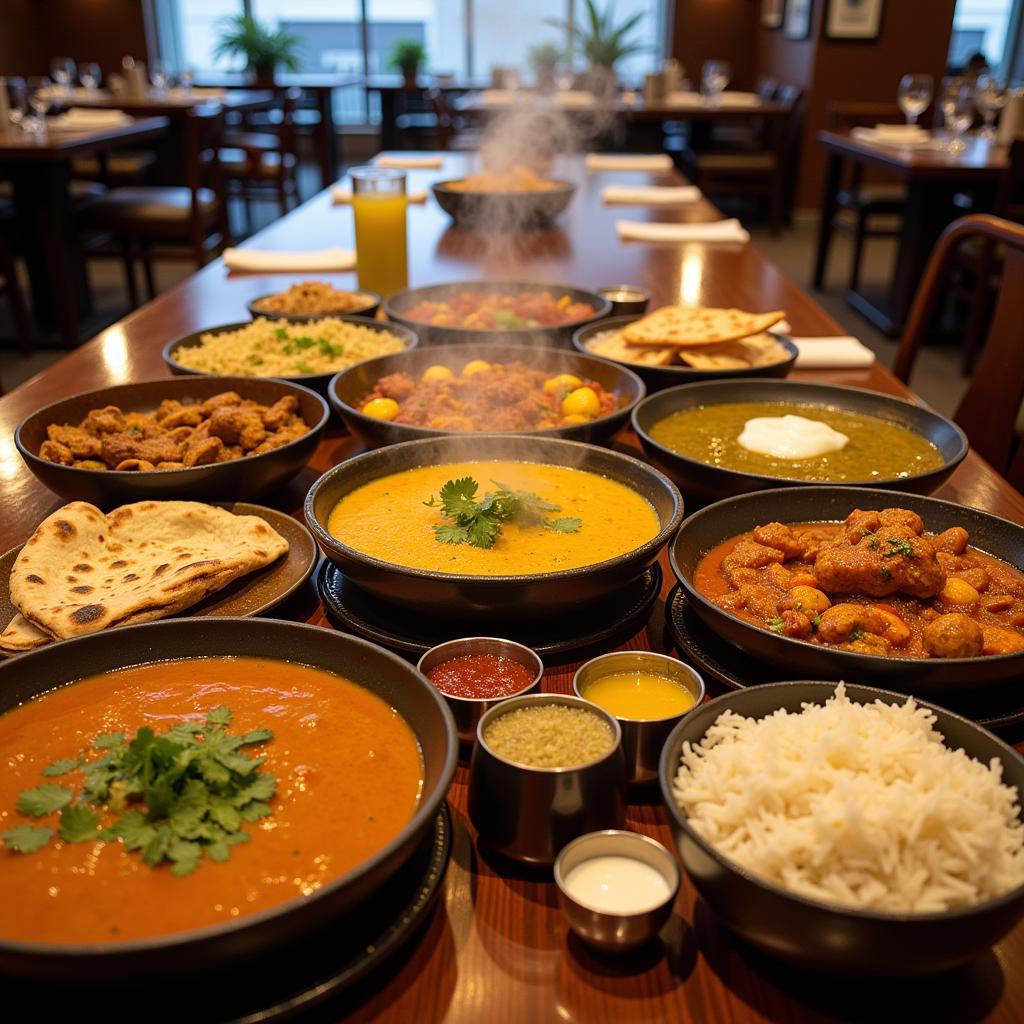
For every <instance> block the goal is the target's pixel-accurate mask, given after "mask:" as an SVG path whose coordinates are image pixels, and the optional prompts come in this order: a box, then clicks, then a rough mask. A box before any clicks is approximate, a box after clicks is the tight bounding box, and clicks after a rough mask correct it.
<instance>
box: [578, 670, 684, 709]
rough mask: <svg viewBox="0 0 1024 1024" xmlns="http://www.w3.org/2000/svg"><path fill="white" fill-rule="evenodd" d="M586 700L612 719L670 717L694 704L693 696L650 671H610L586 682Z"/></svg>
mask: <svg viewBox="0 0 1024 1024" xmlns="http://www.w3.org/2000/svg"><path fill="white" fill-rule="evenodd" d="M583 697H584V698H585V699H586V700H589V701H590V702H591V703H593V704H596V705H597V706H598V707H601V708H604V709H605V711H607V712H609V713H610V714H613V715H615V717H616V718H631V719H652V718H670V717H672V716H673V715H682V714H685V713H686V712H687V711H689V710H690V708H692V707H693V705H694V704H695V703H696V699H695V697H694V695H693V694H692V693H691V692H690V691H689V690H688V689H687V688H686V687H685V686H684V685H683V684H682V683H679V682H676V680H675V679H670V678H669V677H668V676H659V675H656V674H655V673H653V672H642V671H637V672H612V673H611V674H609V675H606V676H601V677H600V678H598V679H595V680H594V681H593V682H592V683H589V684H588V685H587V687H586V692H585V693H584V694H583Z"/></svg>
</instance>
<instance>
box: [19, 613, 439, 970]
mask: <svg viewBox="0 0 1024 1024" xmlns="http://www.w3.org/2000/svg"><path fill="white" fill-rule="evenodd" d="M217 621H218V622H223V623H228V624H234V625H236V626H241V628H243V629H259V628H261V627H265V626H266V625H267V623H266V621H265V620H260V619H259V618H244V617H239V616H225V617H224V618H222V619H218V620H217ZM189 622H197V623H200V624H201V623H202V619H164V620H161V621H158V622H143V623H140V624H139V625H136V626H123V627H122V628H121V631H120V636H121V637H123V638H125V639H127V640H128V641H129V643H130V642H131V634H132V633H134V632H135V631H136V630H141V629H153V628H160V627H161V626H166V625H171V624H173V625H176V626H179V627H181V626H182V625H183V624H184V623H189ZM274 625H275V627H287V628H289V629H295V630H300V631H302V632H304V633H307V635H309V636H312V635H313V633H314V631H315V632H317V633H320V632H324V633H329V634H332V635H334V636H336V637H339V638H341V639H342V640H343V641H344V642H349V643H354V644H355V645H356V646H357V647H362V648H369V649H371V650H373V651H375V652H376V653H377V654H381V655H384V656H385V657H387V658H388V659H389V660H391V661H394V662H396V663H398V664H400V665H402V666H403V667H404V668H407V669H410V670H411V671H413V672H415V673H416V674H418V675H419V676H420V677H421V678H422V680H423V683H424V685H425V687H426V689H427V690H428V691H429V692H430V699H431V700H433V702H434V704H435V706H437V707H438V709H439V710H440V713H441V719H442V721H443V722H444V725H445V736H446V738H447V740H448V749H447V753H446V756H445V759H444V764H443V765H442V766H441V774H440V779H439V782H438V786H437V789H436V790H435V792H434V793H433V794H431V799H429V800H424V799H421V801H420V805H419V806H418V807H417V808H416V810H415V812H414V813H413V816H412V818H411V819H410V820H409V821H408V822H406V824H405V827H404V828H403V829H402V830H401V832H399V833H398V835H397V836H395V837H394V838H393V839H391V840H390V841H389V842H388V843H386V844H385V845H384V846H382V847H381V848H380V849H379V850H377V852H376V853H374V854H372V855H371V856H370V857H367V858H366V859H365V860H364V861H363V862H362V863H361V864H357V865H356V866H355V867H354V868H352V869H351V870H349V871H346V872H345V873H344V874H343V875H338V876H337V877H336V878H334V879H333V880H332V881H330V882H329V883H327V884H326V885H324V886H323V887H322V888H321V889H319V890H318V893H326V892H328V891H331V890H334V889H336V888H338V887H339V886H340V885H341V884H342V883H343V882H344V883H345V884H346V885H348V884H350V883H352V882H354V881H356V880H357V879H358V878H361V877H362V876H363V875H365V874H366V873H367V872H369V871H370V870H371V869H372V868H373V867H375V866H376V864H377V862H378V861H380V860H383V859H384V856H385V855H386V854H387V855H390V854H391V853H392V852H393V851H394V850H395V849H396V848H397V847H398V846H400V845H401V842H403V841H404V839H405V836H406V834H407V832H408V831H409V830H410V829H415V828H419V827H421V826H422V825H423V824H424V823H425V822H428V821H433V819H434V817H435V816H436V815H437V812H438V809H439V808H440V806H441V803H442V801H444V800H445V799H446V797H447V794H448V790H449V788H450V787H451V783H452V779H453V778H454V776H455V769H456V767H457V765H458V758H459V740H458V736H457V735H456V730H455V719H454V717H453V716H452V712H451V709H450V708H449V707H448V705H447V704H446V703H445V702H444V700H443V699H442V696H441V694H440V693H439V692H438V690H437V688H436V687H435V686H433V684H432V683H431V682H430V680H429V679H427V677H426V676H424V675H423V673H422V672H419V670H418V669H417V668H416V666H415V665H413V664H412V663H411V662H408V661H406V660H405V659H404V658H401V657H399V656H398V655H397V654H393V653H392V652H391V651H389V650H387V649H385V648H383V647H381V646H379V645H378V644H374V643H371V642H370V641H369V640H363V639H362V638H360V637H357V636H352V635H351V634H350V633H339V632H338V631H337V630H333V629H328V628H327V627H326V626H314V625H312V624H310V623H305V622H289V621H288V620H286V619H276V620H274ZM186 628H187V627H186ZM91 636H92V634H87V635H86V636H83V637H75V638H74V639H72V640H68V641H65V643H66V644H68V645H69V646H68V647H67V652H68V653H69V654H70V655H71V657H70V658H69V659H68V660H69V662H71V661H73V660H74V653H75V652H74V646H73V645H74V644H76V643H78V642H79V641H81V640H88V639H89V638H90V637H91ZM31 654H32V652H31V651H29V652H28V655H29V656H31ZM263 656H264V657H266V656H269V657H270V658H272V659H273V658H274V655H273V654H270V655H263ZM221 657H231V655H221ZM177 660H197V659H190V658H189V655H187V654H186V655H184V657H183V658H180V659H179V658H162V659H151V660H150V661H136V662H133V665H147V664H156V663H158V662H160V661H177ZM275 660H278V661H283V660H285V659H282V658H277V659H275ZM16 664H18V665H21V666H22V667H24V664H25V662H24V659H19V660H18V661H17V662H16ZM290 664H305V663H304V662H291V663H290ZM121 667H122V668H130V667H132V666H130V665H124V666H121ZM306 667H316V666H308V665H307V666H306ZM108 671H110V672H114V671H118V670H117V669H109V670H108ZM320 671H323V672H332V673H333V674H334V675H338V676H341V673H340V672H333V670H330V669H321V670H320ZM79 681H80V679H72V680H69V681H68V682H65V683H62V684H60V685H59V686H54V687H52V688H51V689H49V690H44V691H43V693H40V694H37V695H36V697H35V698H32V699H33V700H34V699H37V698H38V697H43V696H45V695H46V694H49V693H53V692H54V690H58V689H61V688H62V687H64V686H72V685H74V684H75V683H77V682H79ZM356 685H358V684H356ZM18 706H19V707H20V706H21V705H18ZM12 710H13V709H12ZM0 717H2V715H0ZM406 724H409V723H406ZM409 728H410V729H411V728H412V726H411V725H409ZM308 899H309V897H307V896H297V897H294V898H293V899H289V900H284V901H283V902H282V903H275V904H274V905H273V906H270V907H267V908H265V909H264V910H260V911H257V912H256V913H255V914H246V915H245V916H244V917H238V918H234V919H233V920H231V921H225V922H224V923H223V924H214V925H206V926H204V927H202V928H190V929H187V930H185V931H178V932H169V933H168V934H165V935H156V936H153V937H151V938H148V939H130V940H127V941H124V942H105V943H96V944H95V945H90V944H88V943H56V942H22V941H17V940H11V939H5V938H3V936H2V935H0V949H3V950H10V951H13V952H15V953H18V954H21V955H25V954H28V955H32V956H82V955H88V956H90V957H96V956H103V957H108V956H111V957H114V956H123V955H124V954H125V953H127V952H133V953H135V952H149V951H154V950H159V949H164V948H167V947H171V946H178V945H181V944H183V943H188V942H194V941H197V940H205V939H210V938H214V937H216V936H218V935H222V934H227V933H230V932H233V931H237V930H238V929H239V927H240V926H241V927H246V926H249V925H254V924H258V923H263V922H266V921H270V920H273V919H274V918H276V917H280V916H281V915H283V914H285V913H290V912H291V911H292V910H294V909H295V908H296V907H297V906H300V905H301V904H302V903H303V902H305V901H307V900H308Z"/></svg>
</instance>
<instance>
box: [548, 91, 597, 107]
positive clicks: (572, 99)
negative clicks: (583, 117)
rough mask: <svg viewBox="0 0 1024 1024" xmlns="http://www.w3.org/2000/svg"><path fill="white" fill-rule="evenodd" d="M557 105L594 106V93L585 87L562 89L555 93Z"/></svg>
mask: <svg viewBox="0 0 1024 1024" xmlns="http://www.w3.org/2000/svg"><path fill="white" fill-rule="evenodd" d="M554 101H555V106H556V107H592V106H593V105H594V94H593V93H592V92H586V91H585V90H583V89H562V90H561V91H560V92H556V93H555V95H554Z"/></svg>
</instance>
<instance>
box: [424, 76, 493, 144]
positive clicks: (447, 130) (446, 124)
mask: <svg viewBox="0 0 1024 1024" xmlns="http://www.w3.org/2000/svg"><path fill="white" fill-rule="evenodd" d="M427 100H428V102H429V103H430V107H431V109H432V110H433V112H434V118H435V119H436V122H437V148H438V149H450V150H460V151H463V152H468V151H471V150H476V149H479V148H480V132H479V131H474V130H472V129H467V128H466V127H465V126H464V125H463V124H462V123H461V121H460V120H459V118H458V117H457V116H456V114H455V112H454V111H453V110H452V108H451V107H450V106H449V105H448V100H447V99H445V95H444V93H443V92H442V91H441V90H440V89H436V88H435V89H428V90H427Z"/></svg>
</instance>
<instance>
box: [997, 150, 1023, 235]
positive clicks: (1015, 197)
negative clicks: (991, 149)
mask: <svg viewBox="0 0 1024 1024" xmlns="http://www.w3.org/2000/svg"><path fill="white" fill-rule="evenodd" d="M1008 160H1009V164H1010V166H1009V167H1007V169H1006V170H1005V171H1004V172H1003V176H1002V178H1001V179H1000V181H999V187H998V188H997V189H996V195H995V199H994V201H993V203H992V212H993V213H994V214H996V215H997V216H999V217H1003V218H1004V219H1005V220H1012V221H1015V222H1016V223H1018V224H1024V135H1018V136H1017V138H1015V139H1014V140H1013V142H1011V143H1010V151H1009V153H1008Z"/></svg>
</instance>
